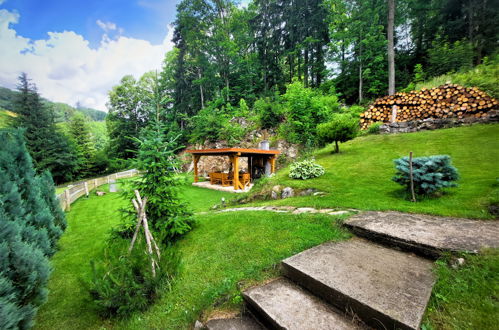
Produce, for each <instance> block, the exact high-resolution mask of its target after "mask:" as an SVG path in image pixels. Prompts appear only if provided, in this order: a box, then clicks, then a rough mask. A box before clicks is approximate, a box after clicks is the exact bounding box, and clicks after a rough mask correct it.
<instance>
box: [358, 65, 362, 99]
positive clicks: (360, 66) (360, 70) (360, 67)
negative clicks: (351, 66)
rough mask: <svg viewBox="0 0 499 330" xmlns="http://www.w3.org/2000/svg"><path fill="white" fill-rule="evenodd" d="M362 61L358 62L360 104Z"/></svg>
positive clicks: (360, 96)
mask: <svg viewBox="0 0 499 330" xmlns="http://www.w3.org/2000/svg"><path fill="white" fill-rule="evenodd" d="M362 83H363V81H362V61H361V62H359V103H362V88H363V86H362Z"/></svg>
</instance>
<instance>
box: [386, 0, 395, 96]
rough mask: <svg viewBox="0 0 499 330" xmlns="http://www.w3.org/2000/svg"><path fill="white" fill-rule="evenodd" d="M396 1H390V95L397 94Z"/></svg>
mask: <svg viewBox="0 0 499 330" xmlns="http://www.w3.org/2000/svg"><path fill="white" fill-rule="evenodd" d="M394 20H395V0H388V33H387V34H388V95H393V94H395V49H394V46H393V25H394Z"/></svg>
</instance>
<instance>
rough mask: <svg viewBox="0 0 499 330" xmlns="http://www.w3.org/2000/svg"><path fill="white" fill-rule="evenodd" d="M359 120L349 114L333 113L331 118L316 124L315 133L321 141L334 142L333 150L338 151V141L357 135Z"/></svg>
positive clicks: (344, 140)
mask: <svg viewBox="0 0 499 330" xmlns="http://www.w3.org/2000/svg"><path fill="white" fill-rule="evenodd" d="M358 131H359V121H358V119H356V118H353V117H352V116H351V115H350V114H334V115H333V116H332V120H331V121H329V122H327V123H323V124H319V125H317V135H318V137H319V139H320V141H321V143H323V144H325V143H330V142H334V143H335V149H334V151H335V152H339V151H340V149H339V146H338V142H346V141H348V140H351V139H353V138H355V137H356V136H357V132H358Z"/></svg>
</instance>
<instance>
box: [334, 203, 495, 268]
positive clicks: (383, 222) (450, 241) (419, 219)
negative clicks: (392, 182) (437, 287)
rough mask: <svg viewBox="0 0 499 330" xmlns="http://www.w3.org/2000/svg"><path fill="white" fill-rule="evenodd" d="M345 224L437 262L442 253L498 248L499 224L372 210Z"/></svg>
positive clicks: (380, 240)
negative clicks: (436, 259)
mask: <svg viewBox="0 0 499 330" xmlns="http://www.w3.org/2000/svg"><path fill="white" fill-rule="evenodd" d="M344 225H345V226H346V227H347V228H349V229H350V230H351V231H352V232H354V233H355V234H356V235H358V236H362V237H365V238H367V239H369V240H371V241H375V242H379V243H381V244H385V245H388V246H395V247H397V248H400V249H402V250H405V251H410V252H414V253H417V254H419V255H422V256H425V257H429V258H434V259H435V258H438V257H439V256H440V255H441V254H442V252H468V253H477V252H478V251H480V250H481V249H483V248H499V221H479V220H470V219H462V218H449V217H436V216H430V215H424V214H408V213H401V212H376V211H369V212H362V213H360V214H356V215H354V216H352V217H350V218H348V219H346V220H345V222H344Z"/></svg>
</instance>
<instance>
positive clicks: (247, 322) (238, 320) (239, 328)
mask: <svg viewBox="0 0 499 330" xmlns="http://www.w3.org/2000/svg"><path fill="white" fill-rule="evenodd" d="M205 327H206V329H208V330H264V329H265V328H264V327H263V326H262V325H260V323H258V322H256V321H255V320H254V319H252V318H249V317H247V316H242V317H235V318H228V319H213V320H209V321H208V322H206V325H205Z"/></svg>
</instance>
